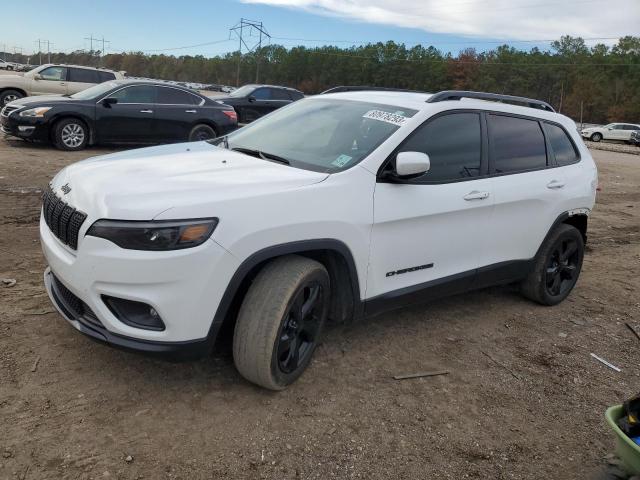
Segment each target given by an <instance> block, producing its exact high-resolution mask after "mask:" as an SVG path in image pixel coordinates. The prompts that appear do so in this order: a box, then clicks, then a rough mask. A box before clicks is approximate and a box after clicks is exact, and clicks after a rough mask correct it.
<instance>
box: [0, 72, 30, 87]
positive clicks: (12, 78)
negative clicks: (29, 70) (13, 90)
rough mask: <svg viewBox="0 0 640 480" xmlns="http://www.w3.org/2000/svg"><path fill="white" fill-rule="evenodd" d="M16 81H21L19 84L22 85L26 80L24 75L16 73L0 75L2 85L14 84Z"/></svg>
mask: <svg viewBox="0 0 640 480" xmlns="http://www.w3.org/2000/svg"><path fill="white" fill-rule="evenodd" d="M15 82H20V83H19V85H22V83H23V82H24V75H20V74H15V73H14V74H11V75H0V85H3V86H4V85H12V84H14V83H15Z"/></svg>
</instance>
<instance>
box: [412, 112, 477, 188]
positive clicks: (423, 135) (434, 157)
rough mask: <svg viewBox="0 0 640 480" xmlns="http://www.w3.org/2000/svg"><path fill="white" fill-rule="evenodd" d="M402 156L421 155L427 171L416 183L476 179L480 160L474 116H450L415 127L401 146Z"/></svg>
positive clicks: (469, 114) (475, 116) (454, 114)
mask: <svg viewBox="0 0 640 480" xmlns="http://www.w3.org/2000/svg"><path fill="white" fill-rule="evenodd" d="M400 151H402V152H424V153H426V154H427V155H429V159H430V161H431V168H430V169H429V171H428V172H427V173H426V174H424V175H423V176H421V177H419V178H418V179H416V181H418V182H445V181H452V180H460V179H463V178H469V177H477V176H478V175H479V174H480V160H481V158H482V134H481V130H480V115H479V114H478V113H452V114H449V115H443V116H441V117H437V118H435V119H434V120H431V121H429V122H427V123H426V124H424V125H422V126H421V127H419V128H418V129H417V130H416V131H415V133H414V134H413V135H412V136H411V137H410V138H409V139H408V140H407V141H406V142H405V143H404V145H403V146H402V147H401V149H400Z"/></svg>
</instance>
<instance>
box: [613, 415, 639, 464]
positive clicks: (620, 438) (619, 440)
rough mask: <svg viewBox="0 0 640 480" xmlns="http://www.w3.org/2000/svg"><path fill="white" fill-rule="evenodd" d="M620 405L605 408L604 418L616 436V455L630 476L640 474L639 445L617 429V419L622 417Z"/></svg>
mask: <svg viewBox="0 0 640 480" xmlns="http://www.w3.org/2000/svg"><path fill="white" fill-rule="evenodd" d="M623 414H624V413H623V410H622V405H616V406H614V407H609V408H607V413H605V418H606V419H607V423H608V424H609V426H610V427H611V429H612V430H613V432H614V433H615V434H616V454H617V455H618V457H620V460H622V463H624V466H625V467H626V469H627V471H628V472H629V473H630V474H632V475H638V474H640V445H636V444H635V442H634V441H633V440H631V439H630V438H629V437H627V436H626V435H625V434H624V432H623V431H622V430H620V428H619V427H618V423H617V422H618V419H619V418H620V417H622V415H623Z"/></svg>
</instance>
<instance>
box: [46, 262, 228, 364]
mask: <svg viewBox="0 0 640 480" xmlns="http://www.w3.org/2000/svg"><path fill="white" fill-rule="evenodd" d="M44 285H45V288H46V290H47V293H48V294H49V299H50V300H51V303H52V304H53V306H54V307H55V308H56V310H58V312H59V313H60V315H62V316H63V317H64V318H65V319H66V320H67V321H68V322H69V323H70V324H71V325H72V326H73V327H74V328H75V329H76V330H78V331H79V332H81V333H83V334H84V335H86V336H88V337H89V338H91V339H92V340H95V341H97V342H100V343H105V344H108V345H110V346H113V347H116V348H120V349H123V350H127V351H131V352H138V353H147V354H152V355H158V356H162V357H165V358H167V359H171V360H196V359H198V358H201V357H203V356H205V355H207V354H208V353H209V352H210V351H211V347H212V342H211V341H210V339H206V338H205V339H202V340H192V341H184V342H158V341H149V340H141V339H137V338H132V337H127V336H124V335H118V334H116V333H113V332H110V331H108V330H107V329H106V328H104V326H102V325H101V322H100V321H99V320H98V319H97V318H95V316H94V314H93V312H91V310H89V312H91V313H88V312H78V311H77V310H78V308H77V307H75V306H74V305H72V303H75V302H70V301H69V297H68V296H69V294H70V292H69V291H68V290H67V291H64V290H65V289H66V287H64V285H63V284H62V283H61V282H60V280H59V279H57V278H56V277H55V276H54V274H53V273H52V272H51V268H49V267H47V269H46V270H45V272H44ZM71 295H73V294H71ZM78 300H79V299H78ZM214 338H215V337H214Z"/></svg>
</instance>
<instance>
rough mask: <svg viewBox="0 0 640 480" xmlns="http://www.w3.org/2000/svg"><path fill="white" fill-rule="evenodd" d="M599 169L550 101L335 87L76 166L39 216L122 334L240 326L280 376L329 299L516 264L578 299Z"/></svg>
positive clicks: (515, 275)
mask: <svg viewBox="0 0 640 480" xmlns="http://www.w3.org/2000/svg"><path fill="white" fill-rule="evenodd" d="M486 100H498V101H500V102H502V103H499V102H490V101H486ZM504 102H510V104H508V103H504ZM513 103H523V104H524V105H526V106H516V105H513ZM596 184H597V172H596V166H595V164H594V162H593V160H592V158H591V155H590V154H589V151H588V150H587V148H586V147H585V145H584V144H583V142H582V140H581V138H580V135H579V134H578V132H577V130H576V126H575V124H574V123H573V121H571V120H570V119H568V118H567V117H564V116H562V115H559V114H557V113H554V112H553V110H552V109H551V107H549V106H548V105H547V104H545V103H544V102H539V101H536V100H531V99H524V98H520V97H506V96H502V95H500V96H498V95H492V94H482V93H476V92H456V91H452V92H440V93H438V94H435V95H429V94H421V93H406V92H403V93H400V92H373V91H359V92H350V93H337V94H329V95H318V96H315V97H311V98H307V99H305V100H301V101H299V102H295V103H293V104H291V105H289V106H287V107H285V108H283V109H281V110H277V111H276V112H274V113H272V114H270V115H268V116H265V117H263V118H262V119H260V120H258V121H256V122H255V123H252V124H251V125H249V126H247V127H244V128H242V129H240V130H237V131H236V132H234V133H231V134H230V135H228V136H226V137H222V138H219V139H216V140H214V141H211V142H209V143H207V142H198V143H187V144H180V145H171V146H162V147H153V148H147V149H140V150H134V151H128V152H122V153H117V154H113V155H107V156H103V157H97V158H93V159H89V160H85V161H83V162H79V163H76V164H73V165H70V166H68V167H67V168H65V169H64V170H62V171H61V172H60V173H58V175H57V176H56V177H55V178H54V179H53V180H52V181H51V184H50V190H49V191H48V192H46V194H45V195H44V201H43V209H42V217H41V221H40V235H41V240H42V247H43V250H44V255H45V256H46V259H47V261H48V264H49V268H47V270H46V272H45V285H46V288H47V291H48V293H49V296H50V297H51V300H52V302H53V304H54V305H55V306H56V308H57V309H58V310H59V311H60V313H61V314H62V315H63V316H64V317H65V318H66V319H67V320H68V321H69V322H70V323H71V324H72V325H73V326H74V327H75V328H76V329H78V330H79V331H81V332H83V333H85V334H87V335H88V336H90V337H93V338H94V339H97V340H100V341H103V342H107V343H109V344H112V345H115V346H119V347H124V348H128V349H136V350H142V351H146V352H155V353H169V354H173V355H178V354H181V355H186V356H194V357H195V356H201V355H203V354H205V353H207V352H208V351H209V350H210V349H211V347H212V345H213V342H214V340H215V339H216V336H217V335H218V333H219V332H220V329H221V327H222V326H223V325H226V326H227V327H229V328H230V329H231V328H233V353H234V359H235V363H236V366H237V368H238V370H239V371H240V373H241V374H242V375H243V376H244V377H246V378H247V379H249V380H250V381H252V382H254V383H256V384H258V385H261V386H263V387H266V388H269V389H274V390H278V389H282V388H284V387H286V386H287V385H288V384H290V383H291V382H293V381H294V380H295V379H296V378H297V377H298V376H299V375H300V374H301V373H302V372H303V370H304V369H305V367H306V366H307V365H308V364H309V361H310V359H311V356H312V353H313V351H314V349H315V347H316V345H317V344H318V340H319V336H320V332H321V330H322V327H323V324H324V323H325V320H326V319H327V318H333V319H337V320H346V319H351V318H361V317H366V316H371V315H374V314H377V313H380V312H384V311H387V310H390V309H393V308H397V307H400V306H403V305H409V304H415V303H418V302H424V301H427V300H429V299H432V298H434V297H439V296H442V295H449V294H455V293H459V292H464V291H467V290H470V289H475V288H481V287H485V286H488V285H495V284H506V283H513V282H518V283H519V284H520V285H521V288H522V292H523V293H524V295H525V296H526V297H528V298H530V299H532V300H535V301H537V302H539V303H541V304H544V305H554V304H556V303H558V302H560V301H562V300H563V299H564V298H565V297H566V296H567V295H568V294H569V292H570V291H571V289H572V288H573V287H574V285H575V283H576V281H577V279H578V275H579V273H580V268H581V266H582V259H583V254H584V244H585V240H586V231H587V217H588V215H589V213H590V211H591V208H592V207H593V204H594V199H595V191H596Z"/></svg>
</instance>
